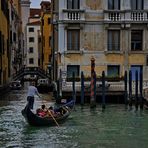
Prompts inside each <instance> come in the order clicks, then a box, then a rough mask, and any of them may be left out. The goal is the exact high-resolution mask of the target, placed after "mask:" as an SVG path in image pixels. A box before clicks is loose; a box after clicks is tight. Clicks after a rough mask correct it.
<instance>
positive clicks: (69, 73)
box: [67, 65, 79, 78]
mask: <svg viewBox="0 0 148 148" xmlns="http://www.w3.org/2000/svg"><path fill="white" fill-rule="evenodd" d="M73 72H74V73H75V77H78V76H79V65H67V77H68V78H72V76H73Z"/></svg>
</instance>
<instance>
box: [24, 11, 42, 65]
mask: <svg viewBox="0 0 148 148" xmlns="http://www.w3.org/2000/svg"><path fill="white" fill-rule="evenodd" d="M40 12H41V11H40V9H32V8H31V9H30V17H29V23H28V24H27V26H26V27H27V58H26V59H27V64H26V67H39V51H40V49H39V46H38V45H39V35H40Z"/></svg>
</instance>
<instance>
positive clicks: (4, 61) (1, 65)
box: [0, 0, 10, 86]
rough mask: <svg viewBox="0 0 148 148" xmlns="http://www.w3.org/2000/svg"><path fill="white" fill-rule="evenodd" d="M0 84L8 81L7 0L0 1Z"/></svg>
mask: <svg viewBox="0 0 148 148" xmlns="http://www.w3.org/2000/svg"><path fill="white" fill-rule="evenodd" d="M0 18H1V21H0V86H1V85H5V84H7V83H8V81H9V70H10V67H9V65H8V60H9V58H10V57H9V54H8V53H9V46H8V44H9V13H8V0H1V1H0Z"/></svg>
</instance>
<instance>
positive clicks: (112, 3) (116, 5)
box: [108, 0, 120, 10]
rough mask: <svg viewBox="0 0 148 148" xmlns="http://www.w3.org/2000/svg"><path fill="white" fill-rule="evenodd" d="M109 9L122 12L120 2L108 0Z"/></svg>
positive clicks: (118, 0)
mask: <svg viewBox="0 0 148 148" xmlns="http://www.w3.org/2000/svg"><path fill="white" fill-rule="evenodd" d="M108 9H116V10H120V0H108Z"/></svg>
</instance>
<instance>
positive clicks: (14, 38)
mask: <svg viewBox="0 0 148 148" xmlns="http://www.w3.org/2000/svg"><path fill="white" fill-rule="evenodd" d="M13 41H14V42H16V33H15V32H13Z"/></svg>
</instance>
